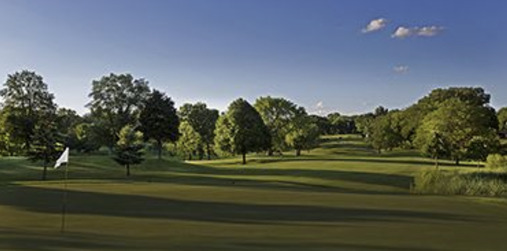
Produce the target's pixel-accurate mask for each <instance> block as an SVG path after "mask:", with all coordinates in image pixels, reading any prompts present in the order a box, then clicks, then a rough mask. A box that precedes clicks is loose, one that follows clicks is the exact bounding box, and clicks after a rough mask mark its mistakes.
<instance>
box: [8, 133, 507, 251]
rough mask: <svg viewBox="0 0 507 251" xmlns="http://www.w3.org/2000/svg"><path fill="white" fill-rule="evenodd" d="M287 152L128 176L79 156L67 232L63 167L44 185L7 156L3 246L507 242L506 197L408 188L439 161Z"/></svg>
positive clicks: (356, 148)
mask: <svg viewBox="0 0 507 251" xmlns="http://www.w3.org/2000/svg"><path fill="white" fill-rule="evenodd" d="M288 154H290V153H286V154H285V155H284V156H281V157H280V156H277V157H266V156H249V163H248V165H246V166H242V165H240V160H239V159H226V160H217V161H202V162H192V163H181V162H175V161H169V160H162V161H158V160H155V159H149V160H148V161H146V162H145V163H144V164H143V165H141V166H137V167H134V168H133V171H132V174H133V177H132V178H130V179H125V178H124V177H123V174H124V173H123V170H122V168H121V167H119V166H118V165H116V164H115V163H114V162H113V161H112V160H110V159H109V158H108V157H107V156H77V157H76V156H72V157H71V164H70V172H69V175H70V178H71V179H70V181H69V193H68V207H67V218H66V219H67V221H66V223H67V224H66V232H65V233H63V234H62V233H60V232H59V231H60V220H61V214H60V213H61V202H62V188H63V183H62V180H61V178H62V177H63V170H60V169H58V170H51V171H50V173H49V176H48V177H49V180H48V181H44V182H42V181H38V178H39V176H40V168H39V167H36V166H33V164H31V163H30V162H27V161H25V160H23V159H19V158H4V159H2V160H1V161H0V184H1V185H0V186H1V192H0V249H1V250H91V249H99V250H506V249H507V242H506V241H505V233H507V203H506V200H505V199H483V198H473V197H458V196H421V195H413V194H410V193H409V190H410V186H411V183H412V181H413V176H414V174H415V173H417V172H419V171H421V170H423V169H427V168H433V166H432V165H433V164H432V161H431V160H427V159H424V158H421V157H418V156H417V154H414V153H413V152H401V151H397V152H391V153H386V154H384V155H377V154H375V153H374V152H373V151H372V150H371V149H369V148H368V147H366V146H365V145H364V144H363V143H362V140H361V139H360V138H358V137H330V138H327V139H326V140H325V141H324V143H323V144H322V145H321V147H320V148H318V149H316V150H314V151H312V152H310V153H304V155H303V156H302V157H300V158H296V157H292V156H289V155H288ZM445 164H446V163H444V167H443V168H455V167H453V166H451V165H450V163H447V164H448V166H445ZM461 168H472V167H461Z"/></svg>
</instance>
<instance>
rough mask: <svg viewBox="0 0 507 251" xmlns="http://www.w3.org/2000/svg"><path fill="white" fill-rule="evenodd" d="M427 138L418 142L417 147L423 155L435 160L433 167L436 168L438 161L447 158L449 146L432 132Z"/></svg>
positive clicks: (443, 139) (437, 134) (438, 135)
mask: <svg viewBox="0 0 507 251" xmlns="http://www.w3.org/2000/svg"><path fill="white" fill-rule="evenodd" d="M429 136H430V138H429V139H427V140H425V141H421V142H420V145H419V147H420V149H421V151H422V152H423V154H425V155H428V156H429V157H431V158H432V159H434V160H435V167H436V168H438V164H439V163H438V160H439V159H442V158H445V157H448V156H449V153H450V147H451V146H450V144H449V143H448V142H446V140H445V138H443V137H442V136H441V135H440V134H439V133H437V132H433V133H432V134H431V135H429Z"/></svg>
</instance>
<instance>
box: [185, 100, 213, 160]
mask: <svg viewBox="0 0 507 251" xmlns="http://www.w3.org/2000/svg"><path fill="white" fill-rule="evenodd" d="M179 115H180V117H181V119H182V120H184V121H187V122H188V123H189V124H190V126H192V127H193V128H194V129H195V131H196V132H197V133H199V135H200V137H201V142H202V145H199V147H198V148H199V149H198V150H199V152H200V154H199V157H200V158H201V159H202V158H203V154H204V152H206V155H207V158H208V159H211V154H212V151H213V143H214V138H215V126H216V123H217V120H218V117H219V115H218V110H215V109H209V108H208V107H207V106H206V104H204V103H200V102H199V103H196V104H184V105H183V106H182V107H180V111H179Z"/></svg>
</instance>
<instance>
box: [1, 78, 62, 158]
mask: <svg viewBox="0 0 507 251" xmlns="http://www.w3.org/2000/svg"><path fill="white" fill-rule="evenodd" d="M0 96H1V97H2V98H3V100H4V108H3V109H4V111H5V112H7V113H6V114H8V115H7V118H6V121H5V127H6V130H7V132H8V133H9V134H10V137H11V139H12V140H14V141H16V143H19V144H23V145H24V149H25V151H28V150H30V148H31V144H32V141H33V137H34V135H35V133H36V132H35V128H36V127H37V126H39V125H40V124H41V123H42V122H44V121H45V120H47V118H48V117H49V116H48V114H49V115H52V114H54V113H55V110H56V105H55V104H54V103H53V99H54V96H53V94H51V93H49V91H48V86H47V84H46V83H44V81H43V79H42V77H41V76H40V75H37V74H36V73H35V72H31V71H22V72H16V73H14V74H12V75H9V76H8V77H7V81H6V82H5V84H4V88H3V89H2V90H0Z"/></svg>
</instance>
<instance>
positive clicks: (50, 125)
mask: <svg viewBox="0 0 507 251" xmlns="http://www.w3.org/2000/svg"><path fill="white" fill-rule="evenodd" d="M34 129H35V130H34V132H35V134H34V135H33V137H32V145H31V148H30V150H29V151H28V158H29V160H31V161H33V162H38V161H42V168H43V169H42V180H46V175H47V167H48V166H49V165H51V163H52V162H54V161H56V160H57V159H58V156H59V155H60V154H61V153H62V151H63V148H64V144H63V140H64V139H63V138H62V137H61V134H60V133H59V132H58V127H57V125H56V123H55V122H54V121H50V120H49V121H45V123H39V124H38V125H37V126H36V128H34Z"/></svg>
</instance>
